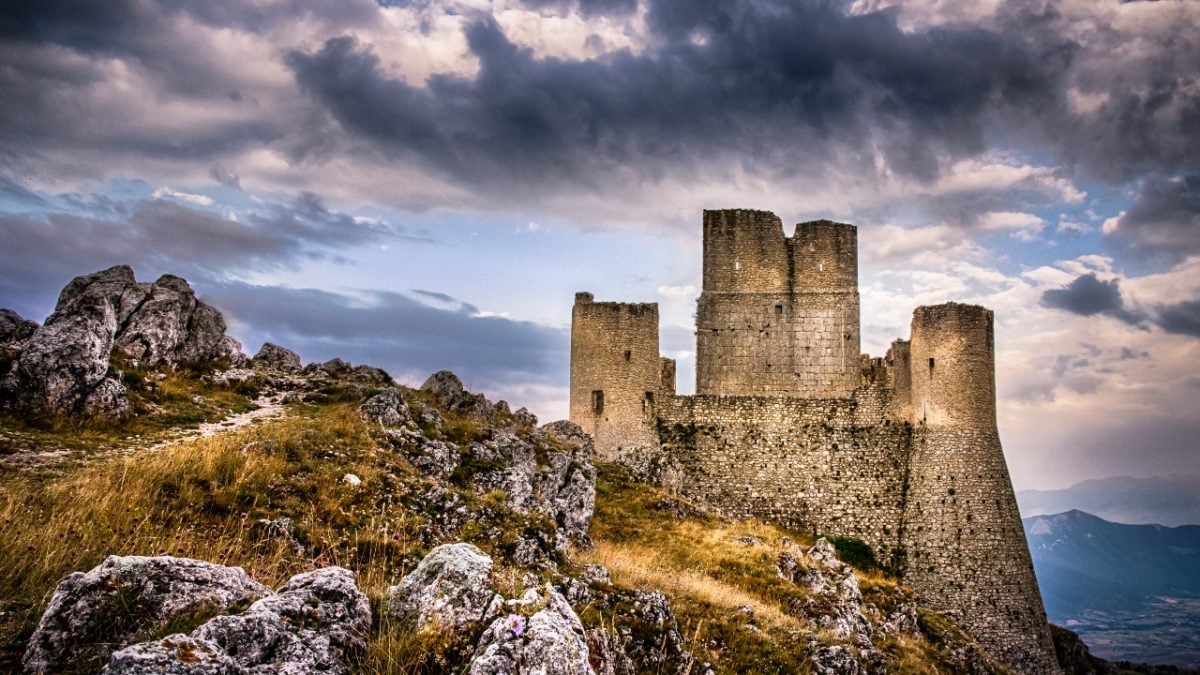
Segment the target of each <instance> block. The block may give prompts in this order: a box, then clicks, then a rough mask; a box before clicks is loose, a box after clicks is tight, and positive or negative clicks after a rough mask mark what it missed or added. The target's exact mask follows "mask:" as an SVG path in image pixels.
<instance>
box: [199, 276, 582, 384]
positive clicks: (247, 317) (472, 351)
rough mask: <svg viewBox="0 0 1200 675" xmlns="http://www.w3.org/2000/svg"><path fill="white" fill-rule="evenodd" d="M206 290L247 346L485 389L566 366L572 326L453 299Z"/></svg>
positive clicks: (546, 378)
mask: <svg viewBox="0 0 1200 675" xmlns="http://www.w3.org/2000/svg"><path fill="white" fill-rule="evenodd" d="M202 290H203V291H204V293H203V295H204V297H205V298H206V299H207V300H208V301H209V302H212V303H213V304H214V305H215V306H216V307H217V308H219V309H220V310H221V311H222V312H224V313H225V314H226V315H227V316H231V317H233V318H234V319H235V320H236V322H237V324H239V325H245V326H246V327H247V328H246V330H245V332H244V333H243V334H242V335H241V337H242V338H243V339H245V341H246V342H247V344H246V347H247V348H248V349H250V350H253V349H255V348H257V346H258V344H259V343H261V342H262V341H265V340H270V341H274V342H278V343H279V344H283V345H287V346H288V347H291V348H292V349H295V350H297V351H298V352H299V353H300V354H301V355H302V356H304V357H305V358H306V359H309V360H323V359H328V358H332V357H334V356H339V357H342V358H346V359H349V360H351V361H353V362H355V363H370V364H372V365H377V366H380V367H382V368H384V369H386V370H388V371H389V372H391V373H393V374H398V373H417V374H420V375H424V374H428V373H432V372H434V371H436V370H441V369H450V370H453V371H455V372H456V373H457V374H458V375H459V376H461V377H462V378H463V379H464V380H465V381H467V382H473V383H475V384H476V385H477V386H482V387H485V388H487V387H495V386H497V385H502V384H505V383H507V384H511V383H512V382H513V381H517V380H514V378H521V379H523V380H524V381H533V382H552V383H558V382H559V380H561V379H562V375H563V374H564V373H566V371H567V354H568V341H569V337H568V335H567V331H565V330H563V329H556V328H548V327H546V326H540V325H538V324H534V323H530V322H525V321H514V320H512V319H506V318H503V317H496V316H478V315H477V314H476V313H475V312H474V311H473V310H472V309H470V307H471V306H470V305H469V304H467V303H462V302H459V301H457V300H455V299H454V298H450V300H451V301H452V302H453V303H455V304H457V305H458V307H457V308H454V309H445V308H439V307H431V306H430V305H428V304H425V303H423V302H420V301H418V300H416V299H413V298H411V297H409V296H406V295H403V294H399V293H391V292H382V291H374V292H369V293H367V298H368V299H367V300H366V301H365V302H364V301H363V299H362V297H361V295H357V294H356V295H355V296H354V297H349V296H345V295H340V294H337V293H330V292H327V291H321V290H315V289H291V288H282V287H278V286H253V285H249V284H226V285H211V286H208V287H202ZM432 294H433V295H443V294H440V293H432ZM446 297H449V296H446Z"/></svg>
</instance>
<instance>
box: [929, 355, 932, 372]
mask: <svg viewBox="0 0 1200 675" xmlns="http://www.w3.org/2000/svg"><path fill="white" fill-rule="evenodd" d="M929 369H930V370H933V357H932V356H931V357H929Z"/></svg>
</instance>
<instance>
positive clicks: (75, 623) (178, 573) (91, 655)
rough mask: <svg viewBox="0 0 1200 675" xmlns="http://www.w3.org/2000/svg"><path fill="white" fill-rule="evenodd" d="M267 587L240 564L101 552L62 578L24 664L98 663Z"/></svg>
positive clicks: (49, 667)
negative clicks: (88, 565) (100, 558)
mask: <svg viewBox="0 0 1200 675" xmlns="http://www.w3.org/2000/svg"><path fill="white" fill-rule="evenodd" d="M269 594H270V590H269V589H268V588H266V587H265V586H263V585H262V584H259V583H258V582H256V581H254V580H253V579H251V578H250V577H249V576H248V575H247V574H246V573H245V572H244V571H243V570H242V569H240V568H236V567H225V566H222V565H215V564H212V563H207V562H202V561H199V560H189V559H186V558H174V557H170V556H160V557H141V556H109V557H108V558H106V559H105V560H104V562H103V563H102V564H101V565H99V566H98V567H95V568H93V569H92V570H90V571H88V572H76V573H75V574H72V575H71V576H69V577H67V578H66V579H63V580H62V582H60V583H59V585H58V588H56V589H55V591H54V595H53V596H52V597H51V598H50V603H49V605H48V606H47V607H46V611H45V612H44V613H43V614H42V619H41V622H40V623H39V624H38V627H37V629H36V630H35V631H34V633H33V636H32V637H31V638H30V640H29V646H28V648H27V649H26V652H25V660H24V663H25V668H26V670H27V671H28V672H31V673H53V672H60V671H62V670H64V669H65V668H67V667H68V666H70V667H72V668H79V667H84V666H88V665H89V664H91V665H92V667H93V669H96V668H99V667H100V666H102V665H103V664H104V663H105V662H106V661H108V658H109V655H110V654H111V653H112V652H113V651H115V650H117V649H120V648H121V647H123V646H125V645H128V644H130V643H133V642H136V641H137V640H138V639H139V638H144V637H145V636H147V635H149V634H150V633H152V632H154V631H155V630H161V629H162V628H163V627H166V626H168V625H170V624H171V623H173V622H176V621H180V620H195V619H204V618H206V617H210V616H215V615H217V614H220V613H222V612H226V611H230V610H233V609H235V608H239V607H242V606H245V605H247V604H249V603H250V602H253V601H254V600H257V599H259V598H262V597H265V596H267V595H269Z"/></svg>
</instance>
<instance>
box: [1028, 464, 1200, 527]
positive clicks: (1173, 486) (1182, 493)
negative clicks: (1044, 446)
mask: <svg viewBox="0 0 1200 675" xmlns="http://www.w3.org/2000/svg"><path fill="white" fill-rule="evenodd" d="M1017 505H1018V506H1019V507H1020V509H1021V515H1022V516H1040V515H1044V514H1050V513H1063V512H1064V511H1070V510H1071V509H1079V510H1080V511H1085V512H1087V513H1091V514H1094V515H1097V516H1099V517H1101V518H1103V519H1105V520H1108V521H1111V522H1114V523H1134V524H1141V523H1146V524H1150V523H1156V524H1159V525H1168V526H1176V525H1200V476H1156V477H1153V478H1131V477H1129V476H1113V477H1111V478H1101V479H1098V480H1086V481H1083V482H1082V483H1076V484H1075V485H1072V486H1071V487H1069V488H1066V489H1063V490H1021V491H1019V492H1017Z"/></svg>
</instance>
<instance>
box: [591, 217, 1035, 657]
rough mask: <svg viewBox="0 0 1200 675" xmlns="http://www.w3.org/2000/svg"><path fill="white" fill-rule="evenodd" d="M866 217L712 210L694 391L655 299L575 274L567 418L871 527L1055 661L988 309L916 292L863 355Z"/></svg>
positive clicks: (843, 524)
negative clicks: (642, 299) (639, 298)
mask: <svg viewBox="0 0 1200 675" xmlns="http://www.w3.org/2000/svg"><path fill="white" fill-rule="evenodd" d="M857 246H858V244H857V229H856V228H855V227H854V226H853V225H846V224H842V223H833V222H829V221H816V222H809V223H801V224H799V225H797V226H796V229H795V232H794V234H793V235H792V236H791V237H786V236H784V233H783V227H782V223H781V221H780V220H779V218H777V217H776V216H775V215H774V214H772V213H770V212H766V211H750V210H741V209H738V210H720V211H705V212H704V281H703V289H702V292H701V294H700V298H699V300H698V302H697V312H696V394H695V395H694V396H677V395H676V394H675V363H674V361H672V360H671V359H666V358H661V357H660V356H659V348H658V306H657V305H656V304H653V303H646V304H629V303H616V302H595V300H594V299H593V297H592V295H591V294H589V293H577V294H576V296H575V306H574V309H573V312H572V322H571V401H570V417H571V420H572V421H573V422H575V423H577V424H579V425H580V426H581V427H583V429H584V430H586V431H588V432H590V433H591V434H592V435H593V437H594V438H595V442H596V451H597V454H598V455H600V456H601V457H602V458H604V459H608V460H610V461H635V460H636V461H645V460H646V459H650V460H652V461H653V462H654V463H655V464H656V465H658V466H662V467H666V469H665V473H664V476H663V481H664V483H666V484H668V485H669V486H671V487H673V488H675V489H676V490H678V491H679V492H681V493H682V494H684V495H687V496H689V497H691V498H694V499H697V500H699V501H702V502H705V503H707V504H710V505H711V506H712V507H713V508H715V509H717V510H719V511H721V512H723V513H725V514H727V515H730V516H734V517H748V516H755V517H759V518H764V519H768V520H772V521H775V522H779V523H783V524H785V525H789V526H792V527H797V528H804V529H808V530H810V531H812V532H814V533H820V534H824V535H830V536H846V537H857V538H859V539H862V540H863V541H865V542H866V543H868V544H869V545H870V546H871V547H872V548H873V549H874V551H875V552H876V555H877V557H879V558H880V559H881V560H883V561H888V562H890V563H891V564H892V566H893V567H894V568H895V569H897V570H898V571H900V573H901V575H902V577H903V578H904V580H905V581H906V583H908V584H909V585H911V586H912V587H913V588H914V589H915V590H916V591H917V592H918V593H919V594H920V595H921V597H922V601H923V603H924V604H926V605H927V606H930V607H932V608H934V609H936V610H938V611H941V612H943V613H945V614H947V615H948V616H951V617H953V618H954V619H955V620H956V621H957V622H958V623H959V625H960V626H962V627H963V628H964V629H966V630H968V631H969V632H970V633H971V634H972V635H974V636H975V637H976V639H978V640H979V641H980V643H981V644H982V645H983V646H984V647H986V648H987V649H988V651H989V652H990V653H991V654H992V656H994V657H996V658H997V659H999V660H1001V661H1003V662H1004V663H1007V664H1008V665H1009V666H1011V667H1012V668H1014V669H1015V670H1017V671H1019V672H1023V673H1051V672H1057V671H1058V666H1057V663H1056V660H1055V656H1054V648H1053V646H1052V644H1051V642H1050V634H1049V629H1048V627H1047V624H1046V615H1045V611H1044V610H1043V608H1042V601H1041V596H1040V595H1039V592H1038V586H1037V580H1036V578H1035V577H1034V573H1033V564H1032V562H1031V559H1030V556H1029V550H1028V548H1027V547H1026V542H1025V534H1024V531H1023V529H1022V527H1021V520H1020V515H1019V513H1018V511H1017V504H1016V499H1015V497H1014V495H1013V490H1012V484H1011V481H1010V480H1009V476H1008V468H1007V466H1006V465H1005V462H1004V454H1003V451H1002V450H1001V447H1000V437H999V433H998V431H997V428H996V392H995V365H994V358H993V318H992V312H991V311H990V310H987V309H984V308H983V307H978V306H974V305H963V304H958V303H948V304H945V305H937V306H933V307H918V308H917V309H916V310H915V311H914V312H913V320H912V326H911V333H910V338H909V340H907V341H906V340H896V341H895V342H893V343H892V345H891V349H889V350H888V353H887V355H886V356H884V357H883V358H870V357H868V356H866V355H860V354H859V351H860V350H859V345H860V334H859V325H860V324H859V297H858V249H857Z"/></svg>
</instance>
